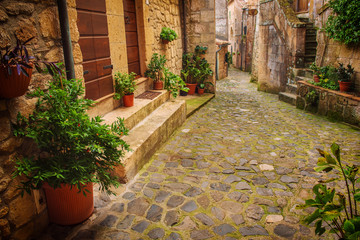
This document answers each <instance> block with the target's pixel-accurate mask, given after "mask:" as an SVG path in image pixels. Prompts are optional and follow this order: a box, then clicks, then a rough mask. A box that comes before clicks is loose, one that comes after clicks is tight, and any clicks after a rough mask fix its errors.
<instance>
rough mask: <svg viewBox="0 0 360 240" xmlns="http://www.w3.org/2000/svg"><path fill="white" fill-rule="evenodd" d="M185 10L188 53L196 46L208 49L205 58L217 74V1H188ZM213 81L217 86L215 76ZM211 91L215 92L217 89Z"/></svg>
mask: <svg viewBox="0 0 360 240" xmlns="http://www.w3.org/2000/svg"><path fill="white" fill-rule="evenodd" d="M185 8H186V9H185V11H186V42H187V49H188V52H193V51H194V49H195V47H196V45H201V46H206V47H208V50H207V52H206V54H205V58H206V60H207V61H208V62H209V64H210V67H211V69H212V70H213V72H214V73H215V52H216V43H215V34H216V33H215V0H199V1H191V0H187V1H186V6H185ZM211 81H212V82H213V84H214V86H216V84H215V74H214V75H213V76H212V78H211ZM209 89H210V92H215V87H210V88H209Z"/></svg>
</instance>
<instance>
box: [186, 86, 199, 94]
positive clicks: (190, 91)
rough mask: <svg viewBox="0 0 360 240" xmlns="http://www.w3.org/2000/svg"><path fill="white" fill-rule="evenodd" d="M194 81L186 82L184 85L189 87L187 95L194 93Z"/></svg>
mask: <svg viewBox="0 0 360 240" xmlns="http://www.w3.org/2000/svg"><path fill="white" fill-rule="evenodd" d="M196 86H197V84H196V83H187V84H186V87H187V88H189V91H188V94H189V95H194V94H195V90H196Z"/></svg>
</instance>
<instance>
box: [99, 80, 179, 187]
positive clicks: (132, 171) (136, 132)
mask: <svg viewBox="0 0 360 240" xmlns="http://www.w3.org/2000/svg"><path fill="white" fill-rule="evenodd" d="M138 85H140V86H138V88H137V89H138V91H137V92H135V96H138V95H140V94H141V93H142V92H145V91H149V82H148V81H146V80H144V79H139V80H138ZM150 91H152V92H158V93H159V95H158V96H156V97H155V98H154V99H142V98H138V97H135V101H134V106H133V107H127V108H125V107H119V108H117V109H115V110H113V111H111V112H108V113H107V114H105V115H104V117H103V118H104V120H105V123H107V124H111V123H112V122H114V121H116V119H117V118H118V117H121V118H124V123H125V126H126V127H127V128H128V129H129V130H130V131H129V134H128V135H127V136H124V137H123V139H124V140H125V141H126V142H127V143H128V144H129V145H130V148H131V150H132V151H130V152H128V153H127V154H126V155H125V157H124V160H123V162H122V163H123V165H122V166H118V167H117V168H116V169H115V171H114V174H115V175H116V176H118V177H119V180H120V182H122V183H125V182H127V181H128V180H130V179H132V178H133V177H134V176H135V175H136V173H137V172H138V171H139V170H140V169H141V168H142V167H143V166H144V165H145V164H146V163H147V162H148V161H149V160H150V158H151V156H152V155H153V154H154V153H155V152H156V150H158V149H159V148H160V147H161V145H162V144H163V143H164V142H165V141H166V140H167V139H168V138H169V137H170V136H171V134H172V133H173V132H174V130H175V129H176V128H178V127H179V126H181V125H182V124H183V122H184V121H185V119H186V104H185V101H184V100H172V99H170V94H169V92H168V91H167V90H150Z"/></svg>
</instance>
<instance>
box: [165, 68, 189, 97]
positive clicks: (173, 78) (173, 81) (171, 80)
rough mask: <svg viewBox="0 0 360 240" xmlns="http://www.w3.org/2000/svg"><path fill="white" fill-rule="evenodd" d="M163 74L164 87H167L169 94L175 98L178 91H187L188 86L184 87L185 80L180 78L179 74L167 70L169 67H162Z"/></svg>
mask: <svg viewBox="0 0 360 240" xmlns="http://www.w3.org/2000/svg"><path fill="white" fill-rule="evenodd" d="M164 74H165V87H164V88H165V89H167V90H168V91H169V92H170V94H171V95H172V96H173V97H174V98H176V97H177V96H178V95H179V91H180V90H181V91H184V92H188V91H189V88H187V87H186V84H185V82H184V81H183V80H182V79H181V77H180V76H179V75H176V74H174V73H172V72H170V71H169V69H167V68H165V69H164Z"/></svg>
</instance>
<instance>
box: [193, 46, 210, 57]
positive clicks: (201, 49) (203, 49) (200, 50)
mask: <svg viewBox="0 0 360 240" xmlns="http://www.w3.org/2000/svg"><path fill="white" fill-rule="evenodd" d="M207 50H208V47H202V46H199V45H197V46H196V47H195V53H196V54H197V55H200V54H205V53H206V51H207Z"/></svg>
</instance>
